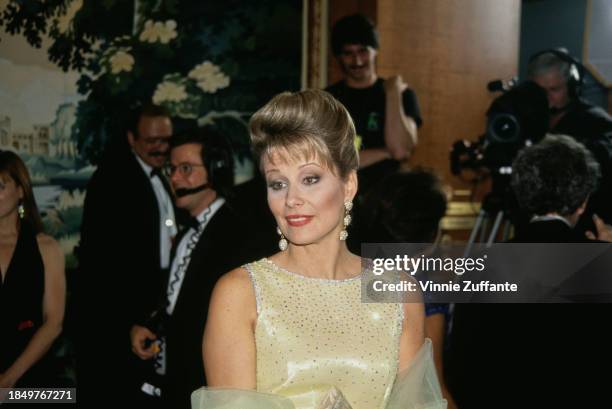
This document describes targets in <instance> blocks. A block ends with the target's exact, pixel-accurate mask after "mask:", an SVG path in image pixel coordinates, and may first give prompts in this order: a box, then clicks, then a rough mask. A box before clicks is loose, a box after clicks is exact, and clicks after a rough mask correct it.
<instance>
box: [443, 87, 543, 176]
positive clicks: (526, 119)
mask: <svg viewBox="0 0 612 409" xmlns="http://www.w3.org/2000/svg"><path fill="white" fill-rule="evenodd" d="M487 88H488V89H489V91H502V92H503V93H502V95H500V96H499V97H497V98H496V99H495V100H494V101H493V102H492V103H491V106H490V107H489V109H488V110H487V127H486V132H485V134H484V135H482V136H480V137H479V138H478V139H477V141H475V142H470V141H468V140H459V141H456V142H455V143H454V144H453V148H452V150H451V154H450V164H451V172H452V173H453V174H454V175H459V174H461V172H462V170H464V169H473V170H476V171H479V170H482V169H483V168H484V169H487V170H489V171H490V172H491V173H492V174H493V175H494V176H495V175H496V174H497V175H509V174H510V173H511V165H512V161H513V160H514V158H515V157H516V155H517V154H518V151H519V150H520V149H522V148H523V147H525V146H529V145H531V144H533V143H536V142H539V141H540V140H541V139H542V138H544V135H545V134H546V130H547V129H548V120H549V113H548V101H547V98H546V92H545V91H544V90H543V89H542V88H540V87H539V86H538V85H536V84H535V83H534V82H532V81H525V82H522V83H520V84H518V82H517V80H516V78H513V79H512V80H510V81H506V82H504V81H500V80H497V81H491V82H490V83H489V84H488V87H487Z"/></svg>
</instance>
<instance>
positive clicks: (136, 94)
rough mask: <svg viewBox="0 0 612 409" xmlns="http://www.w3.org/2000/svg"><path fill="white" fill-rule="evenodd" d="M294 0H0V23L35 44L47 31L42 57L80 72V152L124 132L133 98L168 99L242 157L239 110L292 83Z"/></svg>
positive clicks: (185, 118) (242, 113) (91, 155)
mask: <svg viewBox="0 0 612 409" xmlns="http://www.w3.org/2000/svg"><path fill="white" fill-rule="evenodd" d="M300 4H301V2H299V1H297V0H296V1H293V2H286V1H281V0H258V1H248V0H242V1H238V0H224V1H202V0H180V1H179V0H150V1H146V0H140V1H135V2H131V1H125V0H123V1H122V0H30V1H28V0H21V1H20V0H0V10H3V11H0V27H1V26H3V27H4V29H5V30H6V31H7V32H9V33H11V34H22V35H24V36H25V37H26V38H27V40H28V42H29V43H30V44H32V45H33V46H38V47H39V46H40V45H41V37H42V36H43V35H49V36H50V37H51V38H52V39H53V45H52V46H51V47H50V49H49V51H48V53H49V59H50V60H51V61H53V62H55V63H56V64H58V65H59V66H60V67H62V68H63V69H64V70H68V69H76V70H79V71H80V72H81V76H80V79H79V83H78V86H79V92H80V93H81V94H83V95H84V96H85V99H84V100H83V101H81V102H80V103H79V105H78V109H77V121H76V123H75V126H74V128H73V132H76V133H77V135H78V147H79V151H80V152H81V154H82V155H84V156H85V157H86V158H87V159H89V160H90V161H92V162H94V163H95V162H97V161H98V160H99V158H100V155H101V152H102V148H103V146H104V145H105V144H106V143H107V142H109V141H110V142H112V141H113V140H115V139H116V140H120V139H121V140H123V139H124V138H123V135H124V123H125V119H126V116H127V113H128V112H129V110H130V108H132V107H133V106H134V105H135V104H137V103H141V102H142V101H153V102H155V103H157V104H161V105H164V106H166V107H167V108H169V109H170V111H171V112H172V114H173V115H174V116H175V118H176V119H177V120H178V124H179V126H181V125H183V126H187V124H188V123H196V122H197V123H199V124H205V123H214V124H215V125H216V126H218V127H219V129H220V131H221V132H222V133H223V134H224V135H226V136H227V137H228V138H230V139H231V142H232V144H233V146H234V148H235V149H236V151H237V153H238V154H239V155H240V156H242V157H244V156H246V155H247V154H248V143H247V141H248V138H247V135H248V133H247V128H246V121H247V120H248V117H249V115H250V114H251V113H252V112H253V111H254V110H256V109H257V108H258V107H259V106H261V105H262V104H263V103H265V101H266V100H267V99H268V98H269V97H271V96H272V95H273V94H274V93H276V92H279V91H281V90H286V89H296V88H297V87H298V86H299V60H300V31H299V30H300V26H299V14H300ZM3 6H4V7H3ZM296 22H298V24H296Z"/></svg>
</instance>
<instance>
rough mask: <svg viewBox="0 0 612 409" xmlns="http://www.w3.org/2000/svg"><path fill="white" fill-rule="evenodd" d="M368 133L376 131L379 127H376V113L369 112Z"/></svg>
mask: <svg viewBox="0 0 612 409" xmlns="http://www.w3.org/2000/svg"><path fill="white" fill-rule="evenodd" d="M367 129H368V131H378V130H379V129H380V126H379V125H378V112H370V114H369V115H368V124H367Z"/></svg>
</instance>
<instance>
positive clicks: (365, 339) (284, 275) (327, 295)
mask: <svg viewBox="0 0 612 409" xmlns="http://www.w3.org/2000/svg"><path fill="white" fill-rule="evenodd" d="M244 268H245V269H246V270H247V271H248V272H249V275H250V277H251V281H252V283H253V287H254V290H255V297H256V303H257V322H256V327H255V343H256V355H257V369H256V379H257V390H256V391H239V390H230V389H214V388H210V389H209V388H201V389H199V390H197V391H195V392H194V393H193V395H192V408H194V409H195V408H202V409H208V408H210V409H213V408H214V409H221V408H228V409H229V408H232V409H234V408H236V409H238V408H249V409H255V408H257V409H259V408H261V409H272V408H279V409H280V408H283V409H318V408H324V407H325V408H326V407H329V408H332V407H333V408H351V409H385V408H388V407H389V406H388V405H389V403H390V401H392V400H394V399H395V400H396V397H394V396H393V395H394V394H396V395H397V393H396V392H394V386H395V385H396V379H397V378H398V373H397V370H398V363H399V340H400V336H401V333H402V322H403V318H404V317H403V315H404V314H403V308H402V304H398V303H363V302H362V299H361V280H360V278H361V276H357V277H355V278H349V279H345V280H331V279H321V278H311V277H305V276H302V275H299V274H296V273H292V272H290V271H287V270H284V269H282V268H280V267H278V266H277V265H275V264H274V263H273V262H272V261H270V260H268V259H265V258H264V259H262V260H259V261H257V262H254V263H250V264H247V265H246V266H244ZM429 344H430V343H429ZM429 344H427V343H426V345H425V347H424V349H422V351H420V352H419V354H418V356H421V355H423V356H424V357H423V358H418V356H417V358H415V360H414V362H413V364H414V363H417V362H419V361H422V362H427V346H428V345H429ZM428 356H429V361H430V362H431V366H423V365H421V366H422V367H423V368H425V369H426V372H427V375H428V382H430V383H431V385H429V386H430V387H431V388H432V390H433V392H432V393H431V395H432V396H429V395H427V396H426V397H425V400H427V401H428V402H425V403H427V404H431V403H432V402H433V403H435V402H436V400H437V401H438V403H441V404H443V405H444V406H427V407H433V408H443V407H446V403H445V401H444V400H442V398H441V393H440V389H439V385H438V383H437V378H436V377H435V368H434V367H433V363H432V361H431V347H430V345H429V355H428ZM414 366H415V365H412V366H411V367H414ZM423 368H420V369H419V370H422V369H423ZM432 376H433V377H432ZM402 377H403V376H402V374H400V378H402ZM421 378H423V377H421ZM409 382H412V383H413V384H415V385H416V386H415V385H412V388H417V389H420V388H421V383H422V379H421V380H416V383H415V378H410V380H409ZM410 394H411V395H414V398H415V399H417V400H418V399H422V396H418V397H417V396H416V395H417V394H415V393H410ZM430 398H431V399H433V400H431V399H430ZM339 402H343V403H342V404H341V403H339ZM326 403H327V404H328V406H326ZM399 407H401V408H404V407H419V406H404V405H402V406H399ZM399 407H398V408H399ZM423 407H425V406H423Z"/></svg>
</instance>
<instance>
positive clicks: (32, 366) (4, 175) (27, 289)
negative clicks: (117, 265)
mask: <svg viewBox="0 0 612 409" xmlns="http://www.w3.org/2000/svg"><path fill="white" fill-rule="evenodd" d="M0 273H1V274H2V280H1V281H0V334H2V335H1V336H0V388H11V387H43V386H53V385H50V384H48V382H50V379H49V367H50V366H49V365H48V364H47V359H46V357H45V355H46V353H47V351H48V350H49V348H50V347H51V345H52V344H53V341H54V340H55V339H56V338H57V337H58V335H59V334H60V333H61V331H62V321H63V318H64V304H65V298H66V281H65V275H64V254H63V252H62V250H61V248H60V246H59V244H58V243H57V242H56V241H55V240H54V239H53V238H51V237H50V236H47V235H45V234H43V233H42V222H41V219H40V215H39V213H38V210H37V207H36V202H35V201H34V195H33V193H32V184H31V182H30V177H29V175H28V171H27V168H26V167H25V165H24V163H23V161H22V160H21V159H20V158H19V156H17V155H16V154H15V153H13V152H9V151H0Z"/></svg>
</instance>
